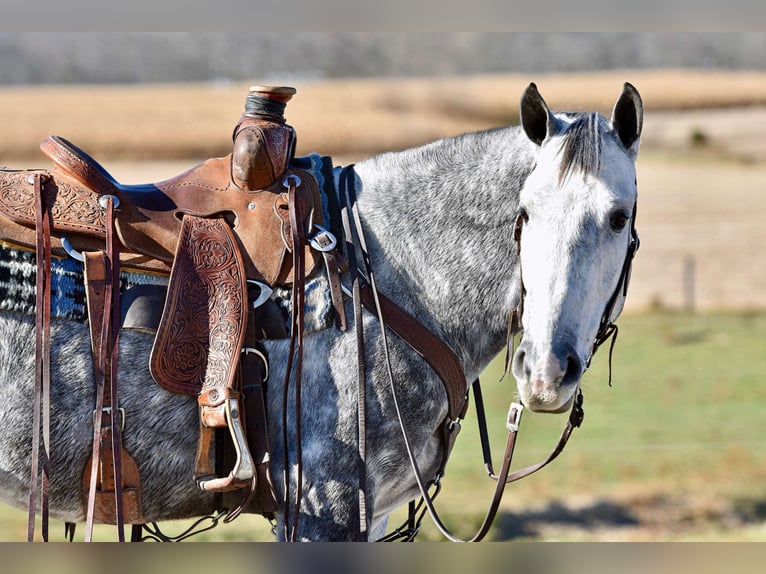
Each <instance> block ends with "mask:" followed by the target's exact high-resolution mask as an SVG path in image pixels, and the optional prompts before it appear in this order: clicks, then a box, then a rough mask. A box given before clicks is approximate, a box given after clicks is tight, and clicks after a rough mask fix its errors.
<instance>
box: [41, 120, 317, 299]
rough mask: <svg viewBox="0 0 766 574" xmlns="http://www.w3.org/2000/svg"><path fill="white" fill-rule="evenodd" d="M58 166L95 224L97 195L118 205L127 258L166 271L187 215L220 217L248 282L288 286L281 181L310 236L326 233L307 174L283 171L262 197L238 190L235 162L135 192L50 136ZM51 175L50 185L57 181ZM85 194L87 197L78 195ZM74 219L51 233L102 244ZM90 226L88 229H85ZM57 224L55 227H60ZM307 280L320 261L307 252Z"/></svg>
mask: <svg viewBox="0 0 766 574" xmlns="http://www.w3.org/2000/svg"><path fill="white" fill-rule="evenodd" d="M40 148H41V149H42V151H43V152H44V153H45V154H46V155H48V156H49V157H50V158H51V160H52V161H53V162H54V164H55V165H56V168H57V170H56V172H58V173H59V174H61V175H63V176H65V177H66V178H68V179H70V180H73V183H74V184H75V187H76V186H80V187H81V189H80V190H77V191H79V193H78V200H79V201H84V202H85V203H90V204H91V205H92V207H93V211H91V213H92V215H93V216H98V214H99V211H100V210H99V209H96V207H97V206H96V205H93V202H94V201H95V202H97V201H98V199H99V197H100V196H102V195H106V194H108V195H114V196H116V197H117V198H119V200H120V205H119V206H118V208H119V209H118V214H117V233H118V236H119V238H120V241H121V243H122V244H123V245H124V246H125V248H127V249H128V250H129V251H132V252H135V253H140V254H143V255H145V256H148V257H151V258H154V259H156V260H158V261H161V262H163V263H166V264H168V265H169V264H171V263H172V261H173V258H174V254H175V249H176V242H177V239H178V236H179V234H180V232H181V221H182V219H183V215H184V214H189V215H194V216H198V217H206V218H209V217H216V216H222V217H224V218H225V219H226V220H227V222H228V223H229V224H230V225H231V226H232V228H233V231H234V234H235V236H236V237H237V240H238V242H239V247H240V251H241V252H242V255H243V259H244V261H243V262H244V265H245V273H246V275H247V277H248V278H250V279H256V280H259V281H263V282H265V283H268V284H270V285H284V284H290V283H291V282H292V279H293V271H292V269H291V268H290V263H291V261H290V258H289V257H286V254H287V252H290V251H291V250H292V237H291V233H290V231H289V225H290V222H289V213H288V205H287V193H286V192H287V188H286V187H285V178H287V177H289V176H294V177H296V178H297V180H296V181H297V182H298V185H297V192H298V193H297V197H298V200H299V201H300V202H301V207H302V209H303V213H308V214H310V219H311V220H310V222H308V224H307V228H311V227H313V225H323V223H324V222H323V220H322V209H321V199H320V195H319V189H318V186H317V184H316V180H315V179H314V178H313V177H312V176H311V174H309V173H307V172H304V171H302V170H297V169H289V168H288V169H287V170H286V171H285V174H284V176H283V177H282V178H279V179H277V181H275V182H274V183H272V184H271V185H270V186H268V187H266V188H265V189H261V190H254V191H250V190H243V189H241V188H239V187H237V186H236V185H235V183H234V182H233V180H232V177H231V173H232V154H228V155H227V156H225V157H221V158H212V159H208V160H206V161H204V162H202V163H200V164H198V165H196V166H194V167H192V168H191V169H189V170H187V171H185V172H183V173H181V174H179V175H177V176H175V177H172V178H170V179H167V180H164V181H161V182H157V183H145V184H139V185H125V184H122V183H119V182H118V181H117V180H116V179H115V178H114V177H112V176H111V174H109V172H108V171H107V170H106V169H104V167H103V166H102V165H101V164H100V163H99V162H97V161H96V160H95V159H93V158H92V157H91V156H90V155H89V154H88V153H86V152H85V151H83V150H82V149H80V148H79V147H77V146H76V145H75V144H73V143H71V142H69V141H68V140H66V139H65V138H63V137H60V136H55V135H54V136H51V137H49V138H48V139H46V140H45V141H43V142H42V144H41V145H40ZM56 172H54V179H55V177H56V175H57V173H56ZM83 191H84V194H83ZM68 209H69V212H70V213H74V214H75V215H76V216H77V220H76V221H67V220H66V217H65V213H64V212H62V213H61V216H60V217H59V221H57V218H56V212H55V210H54V217H53V229H54V231H55V229H56V227H60V228H62V230H66V229H67V228H69V227H75V229H71V231H75V232H76V231H78V230H81V229H82V231H83V232H84V233H86V234H87V233H88V232H94V231H95V233H96V234H97V235H99V236H102V228H103V226H102V225H101V224H100V222H99V221H97V220H92V221H90V222H89V221H88V220H87V218H86V219H83V217H82V213H78V211H80V210H74V211H73V209H72V207H71V206H70V207H68ZM88 223H92V225H93V229H90V228H88V229H83V225H87V224H88ZM57 224H58V226H57ZM305 255H306V257H305V261H306V269H305V274H306V275H307V276H308V275H310V274H311V273H312V272H313V271H314V270H315V269H316V266H317V264H318V262H319V260H320V257H319V256H318V254H317V253H316V252H313V251H312V250H311V249H310V248H309V247H307V248H306V252H305Z"/></svg>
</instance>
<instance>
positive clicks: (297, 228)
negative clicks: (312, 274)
mask: <svg viewBox="0 0 766 574" xmlns="http://www.w3.org/2000/svg"><path fill="white" fill-rule="evenodd" d="M286 185H287V186H288V205H289V213H290V226H291V228H292V230H291V231H292V239H293V253H292V256H293V269H294V273H295V277H294V282H293V290H292V312H291V314H290V348H289V351H288V357H287V368H286V371H285V380H284V386H283V394H282V444H283V450H284V470H283V473H284V484H285V490H284V500H283V502H284V510H285V525H284V528H285V539H286V540H291V541H294V540H296V539H297V534H298V519H299V517H300V506H301V497H302V490H303V476H302V475H303V451H302V448H301V443H302V433H301V378H302V372H303V325H304V323H303V311H304V305H305V289H304V284H305V272H304V266H303V263H304V261H303V258H304V255H305V245H306V233H305V230H304V229H303V224H304V218H303V213H302V210H301V206H300V202H299V201H298V200H297V197H296V182H295V179H294V178H293V177H288V178H287V180H286ZM293 361H295V402H294V409H293V413H294V416H295V458H296V479H295V480H296V484H295V489H296V493H295V507H294V509H293V520H292V524H290V519H289V516H290V494H289V493H290V461H289V455H288V448H287V445H288V440H287V410H288V409H287V403H288V397H289V385H290V376H291V374H292V370H293Z"/></svg>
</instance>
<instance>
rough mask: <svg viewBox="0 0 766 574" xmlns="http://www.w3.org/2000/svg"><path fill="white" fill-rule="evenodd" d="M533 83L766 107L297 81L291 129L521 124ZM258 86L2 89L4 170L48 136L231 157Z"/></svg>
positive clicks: (696, 89) (364, 147) (350, 138)
mask: <svg viewBox="0 0 766 574" xmlns="http://www.w3.org/2000/svg"><path fill="white" fill-rule="evenodd" d="M531 81H535V82H536V83H537V84H538V86H539V87H540V90H541V91H542V93H543V95H544V97H545V98H546V100H547V101H548V103H549V104H550V105H551V106H552V107H554V108H557V109H571V110H576V109H597V110H600V111H602V112H603V113H605V114H606V113H608V112H609V111H610V109H611V106H612V104H613V102H614V100H615V98H616V96H617V94H618V93H619V89H620V86H621V85H622V82H624V81H630V82H632V83H633V84H634V85H636V86H637V87H638V88H639V90H640V91H641V93H642V96H643V98H644V101H645V105H646V108H647V110H653V111H657V110H668V109H672V110H679V109H695V108H710V107H732V106H744V105H766V74H764V73H756V72H704V71H690V70H659V71H634V70H618V71H609V72H597V73H595V72H594V73H587V74H583V73H577V74H509V75H480V76H468V77H450V78H411V79H401V78H393V79H392V78H385V79H365V80H357V79H353V80H335V81H322V82H296V83H295V84H294V85H295V86H296V87H297V88H298V94H297V95H296V97H295V98H294V99H293V101H292V102H291V103H290V104H289V107H288V110H287V119H288V122H289V123H291V124H292V125H293V126H295V128H296V130H297V132H298V138H299V150H298V151H299V153H308V152H310V151H319V152H321V153H327V154H333V155H337V154H345V155H352V156H353V155H362V154H363V155H367V154H369V153H373V152H378V151H382V150H389V149H400V148H404V147H408V146H412V145H416V144H419V143H423V142H426V141H430V140H433V139H435V138H438V137H444V136H450V135H456V134H459V133H463V132H465V131H470V130H475V129H483V128H487V127H492V126H497V125H504V124H508V123H515V122H517V121H518V102H519V97H520V95H521V93H522V91H523V89H524V87H525V86H526V85H527V84H528V83H529V82H531ZM247 89H248V84H244V83H233V84H225V85H219V84H162V85H156V84H154V85H130V86H36V87H13V88H3V89H0V126H2V128H0V136H1V137H0V163H7V162H8V158H12V159H35V158H40V157H42V156H40V154H39V151H38V149H37V146H38V144H39V142H40V141H42V140H43V139H44V138H45V137H47V136H48V135H50V134H59V135H62V136H64V137H67V138H69V139H71V140H72V141H74V142H75V143H77V144H79V145H80V146H81V147H83V148H85V149H86V150H87V151H89V152H90V153H91V154H93V155H95V156H97V157H101V158H110V159H119V158H121V159H173V158H205V157H209V156H215V155H223V154H225V153H227V152H228V150H229V148H230V144H231V130H232V128H233V127H234V124H235V122H236V121H237V119H238V118H239V115H240V112H241V111H242V108H243V104H244V99H245V96H246V94H247Z"/></svg>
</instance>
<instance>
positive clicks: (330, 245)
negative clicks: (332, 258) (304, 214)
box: [309, 223, 338, 253]
mask: <svg viewBox="0 0 766 574" xmlns="http://www.w3.org/2000/svg"><path fill="white" fill-rule="evenodd" d="M314 227H316V228H317V229H318V230H319V232H318V233H317V234H315V235H314V236H313V237H312V238H311V239H309V245H311V247H313V248H314V249H316V250H317V251H320V252H322V253H327V252H328V251H332V250H333V249H335V247H336V246H337V245H338V240H337V239H336V238H335V235H333V234H332V233H330V231H328V230H327V229H325V228H324V227H322V226H321V225H319V224H317V223H315V224H314ZM320 238H323V239H325V240H326V242H323V243H320Z"/></svg>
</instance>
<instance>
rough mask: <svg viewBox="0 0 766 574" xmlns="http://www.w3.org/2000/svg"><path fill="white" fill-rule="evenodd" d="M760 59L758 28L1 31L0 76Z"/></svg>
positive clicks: (325, 72) (179, 78)
mask: <svg viewBox="0 0 766 574" xmlns="http://www.w3.org/2000/svg"><path fill="white" fill-rule="evenodd" d="M659 67H694V68H724V69H749V70H761V69H764V68H766V34H765V33H627V32H622V33H550V34H541V33H521V32H508V33H476V32H460V33H456V32H446V33H419V34H413V33H356V32H348V33H330V32H312V33H307V32H293V33H287V32H278V33H264V32H253V33H213V32H209V33H186V32H177V33H165V34H162V33H142V32H136V33H31V32H21V33H2V34H0V84H6V85H9V84H39V83H55V84H58V83H134V82H192V81H242V80H251V79H254V78H257V79H259V80H261V81H268V80H269V79H272V78H274V79H279V80H281V81H284V80H290V79H291V78H300V79H310V78H314V77H315V78H337V77H368V76H394V75H397V76H412V75H461V74H477V73H509V72H522V73H523V72H538V73H544V72H561V71H579V70H602V69H607V70H608V69H616V68H659Z"/></svg>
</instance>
